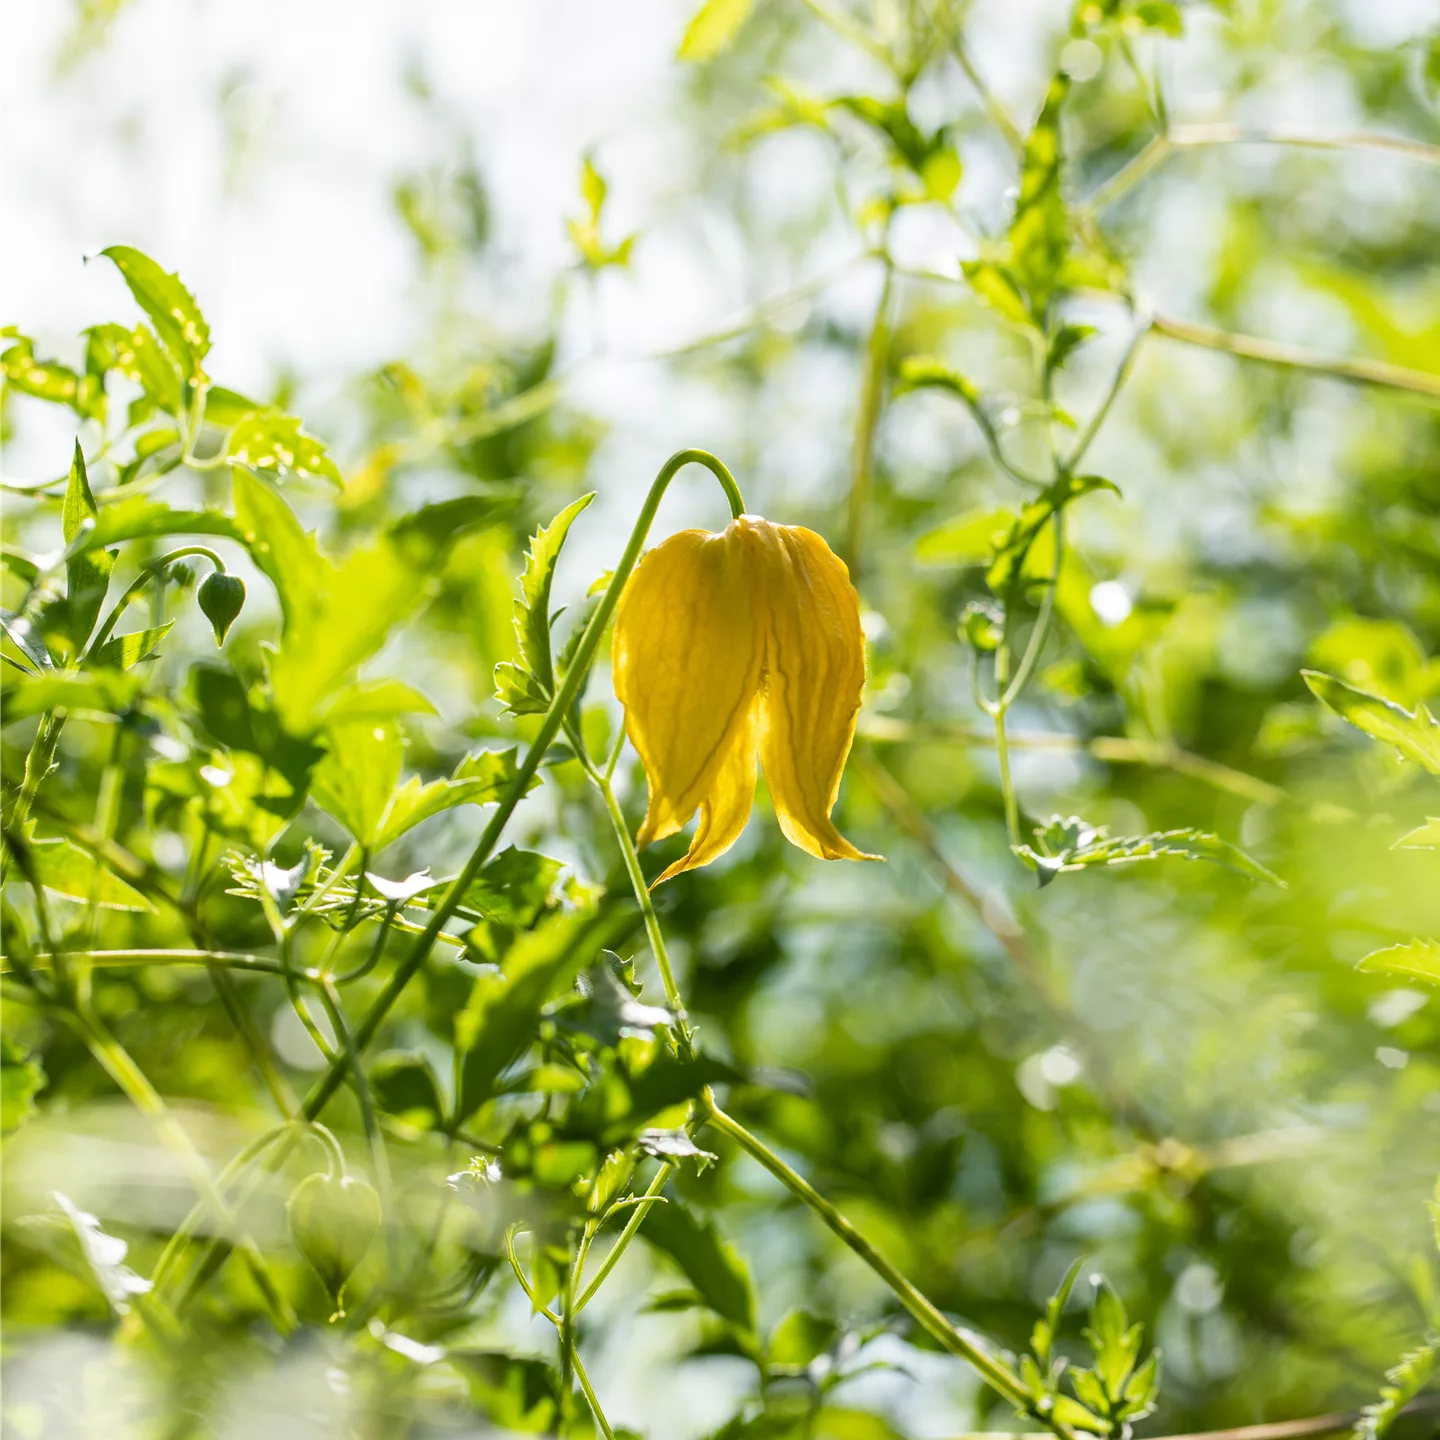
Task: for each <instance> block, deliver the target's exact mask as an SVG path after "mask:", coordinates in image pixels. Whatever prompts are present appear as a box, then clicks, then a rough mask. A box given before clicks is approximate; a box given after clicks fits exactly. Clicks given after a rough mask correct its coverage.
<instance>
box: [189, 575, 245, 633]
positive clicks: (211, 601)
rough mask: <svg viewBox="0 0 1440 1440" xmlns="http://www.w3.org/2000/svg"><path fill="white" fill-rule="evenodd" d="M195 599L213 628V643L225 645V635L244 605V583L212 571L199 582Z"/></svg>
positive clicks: (234, 576)
mask: <svg viewBox="0 0 1440 1440" xmlns="http://www.w3.org/2000/svg"><path fill="white" fill-rule="evenodd" d="M196 598H197V599H198V600H199V601H200V609H201V610H202V611H203V612H204V614H205V618H206V619H207V620H208V621H209V622H210V623H211V625H213V626H214V627H215V643H216V644H217V645H223V644H224V643H225V633H226V631H228V630H229V629H230V627H231V626H232V625H233V624H234V623H235V617H236V616H237V615H238V614H239V613H240V607H241V606H242V605H244V603H245V582H244V581H243V580H242V579H241V578H240V577H239V576H238V575H229V574H226V573H225V572H224V571H223V570H212V571H211V572H210V574H209V575H207V576H206V577H205V578H204V580H202V581H201V582H200V589H199V591H198V592H197V595H196Z"/></svg>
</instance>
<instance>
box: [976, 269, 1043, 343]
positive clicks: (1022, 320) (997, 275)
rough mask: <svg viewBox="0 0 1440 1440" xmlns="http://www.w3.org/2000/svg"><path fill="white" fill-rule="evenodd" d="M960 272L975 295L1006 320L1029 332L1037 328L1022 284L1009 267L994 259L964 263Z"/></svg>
mask: <svg viewBox="0 0 1440 1440" xmlns="http://www.w3.org/2000/svg"><path fill="white" fill-rule="evenodd" d="M960 270H961V273H962V274H963V275H964V276H965V279H966V280H967V281H968V282H969V285H970V288H971V289H972V290H973V291H974V292H975V294H976V295H977V296H979V298H980V299H981V300H983V301H984V302H985V304H987V305H988V306H990V308H991V309H992V310H994V311H995V312H996V313H997V314H998V315H1000V316H1001V318H1002V319H1005V320H1008V321H1010V323H1011V324H1012V325H1019V326H1021V327H1023V328H1024V329H1027V330H1033V329H1034V328H1035V321H1034V319H1033V317H1032V316H1031V314H1030V310H1029V308H1028V306H1027V305H1026V303H1025V296H1024V295H1023V294H1022V293H1021V290H1020V285H1019V283H1018V282H1017V280H1016V277H1015V275H1014V274H1013V273H1012V272H1011V271H1010V270H1009V269H1008V268H1007V267H1006V266H1004V265H1001V264H999V263H998V262H997V261H994V260H964V261H962V262H961V264H960Z"/></svg>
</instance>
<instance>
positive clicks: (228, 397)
mask: <svg viewBox="0 0 1440 1440" xmlns="http://www.w3.org/2000/svg"><path fill="white" fill-rule="evenodd" d="M265 408H266V407H265V406H264V405H262V404H261V403H260V402H259V401H258V400H252V399H250V397H249V396H248V395H242V394H240V392H239V391H238V390H227V389H226V388H225V387H224V386H223V385H212V386H210V388H209V389H208V390H206V392H205V423H206V424H207V425H213V426H215V428H216V429H217V430H229V429H231V428H232V427H233V426H235V425H238V424H239V423H240V422H241V421H242V420H243V419H244V418H245V417H246V416H247V415H249V414H250V413H251V412H252V411H255V410H264V409H265Z"/></svg>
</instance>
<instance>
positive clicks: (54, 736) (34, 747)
mask: <svg viewBox="0 0 1440 1440" xmlns="http://www.w3.org/2000/svg"><path fill="white" fill-rule="evenodd" d="M64 728H65V712H64V711H63V710H56V711H54V712H53V713H52V714H49V715H47V716H46V717H45V718H44V719H43V720H42V721H41V722H40V725H39V728H38V729H37V730H36V731H35V738H34V740H32V741H31V742H30V749H29V751H28V753H27V754H26V756H25V774H24V777H23V779H22V780H21V782H20V793H19V794H18V795H17V796H16V797H15V803H14V804H13V805H12V806H11V807H10V818H9V821H8V822H7V823H8V825H9V828H10V829H11V830H12V831H14V832H16V833H17V834H19V833H21V832H23V831H24V829H25V822H26V821H27V820H28V819H29V818H30V809H31V807H32V806H33V805H34V804H35V797H36V796H37V795H38V794H39V793H40V785H41V782H42V781H43V780H44V779H45V777H46V776H47V775H48V774H49V773H50V767H51V766H52V765H54V763H55V750H56V747H57V746H58V745H59V744H60V732H61V730H63V729H64ZM9 870H10V848H9V846H6V847H5V853H4V855H3V856H0V884H3V883H4V881H5V876H6V875H7V874H8V873H9Z"/></svg>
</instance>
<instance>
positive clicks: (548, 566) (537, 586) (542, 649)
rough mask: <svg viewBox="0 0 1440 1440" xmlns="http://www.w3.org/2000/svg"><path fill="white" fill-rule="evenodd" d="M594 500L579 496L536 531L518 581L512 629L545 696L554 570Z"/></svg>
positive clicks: (550, 675)
mask: <svg viewBox="0 0 1440 1440" xmlns="http://www.w3.org/2000/svg"><path fill="white" fill-rule="evenodd" d="M594 498H595V495H594V492H593V491H592V492H591V493H590V494H589V495H582V496H581V497H580V498H579V499H578V500H576V501H575V502H574V503H573V504H570V505H567V506H566V507H565V508H564V509H563V510H562V511H561V512H560V513H559V514H558V515H557V516H556V517H555V518H554V519H553V520H552V521H551V522H550V523H549V525H547V526H544V527H543V528H542V529H539V530H537V531H536V532H535V534H534V535H533V536H532V537H531V539H530V549H529V551H528V552H527V554H526V556H525V571H524V574H522V575H521V577H520V590H521V593H522V595H523V597H524V598H523V600H521V601H518V602H517V603H516V606H515V629H516V632H517V634H518V635H519V637H520V654H521V655H522V656H523V657H524V660H525V664H526V665H527V666H528V667H529V669H530V673H531V674H532V675H533V676H534V677H535V678H536V680H538V681H539V682H540V684H541V686H542V687H543V688H544V689H545V690H546V691H547V692H548V691H552V690H553V689H554V688H555V670H554V665H553V663H552V661H551V658H550V624H551V617H550V589H551V586H552V584H553V583H554V580H555V566H556V563H557V562H558V561H559V559H560V551H561V550H562V549H563V548H564V545H565V537H566V536H567V535H568V534H569V533H570V527H571V525H573V524H574V523H575V518H576V516H578V515H579V514H580V512H581V511H582V510H584V509H585V507H586V506H587V505H589V504H590V502H591V501H592V500H593V499H594Z"/></svg>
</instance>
